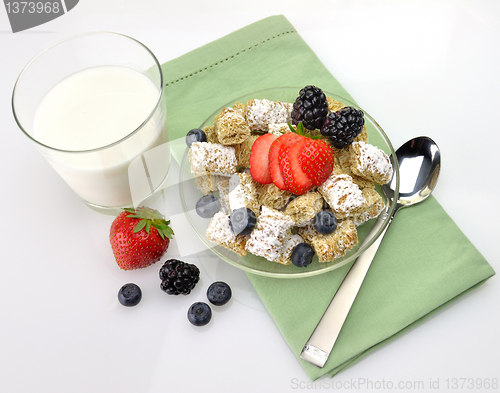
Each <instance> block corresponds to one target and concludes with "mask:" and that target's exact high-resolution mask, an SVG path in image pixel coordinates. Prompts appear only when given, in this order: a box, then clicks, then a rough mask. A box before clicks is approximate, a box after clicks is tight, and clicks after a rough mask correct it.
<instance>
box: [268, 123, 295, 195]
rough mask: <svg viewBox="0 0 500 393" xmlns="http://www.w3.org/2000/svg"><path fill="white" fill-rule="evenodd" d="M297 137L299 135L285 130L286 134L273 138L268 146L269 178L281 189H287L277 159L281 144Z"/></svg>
mask: <svg viewBox="0 0 500 393" xmlns="http://www.w3.org/2000/svg"><path fill="white" fill-rule="evenodd" d="M297 137H299V136H298V135H297V134H295V133H293V132H287V133H286V134H283V135H280V136H279V137H278V139H275V140H274V142H273V143H272V144H271V147H270V148H269V171H270V172H271V179H272V180H273V183H274V185H275V186H276V187H278V188H279V189H280V190H283V191H287V190H288V189H287V187H286V184H285V179H284V178H283V175H282V173H281V166H280V160H279V154H280V150H281V146H282V144H283V143H285V142H288V141H289V140H290V139H296V138H297Z"/></svg>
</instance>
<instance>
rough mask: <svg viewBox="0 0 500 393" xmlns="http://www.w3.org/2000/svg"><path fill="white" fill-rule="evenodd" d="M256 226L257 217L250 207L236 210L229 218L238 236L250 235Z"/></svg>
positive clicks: (230, 224)
mask: <svg viewBox="0 0 500 393" xmlns="http://www.w3.org/2000/svg"><path fill="white" fill-rule="evenodd" d="M256 224H257V217H256V216H255V213H254V212H253V211H252V210H251V209H249V208H248V207H240V208H239V209H235V210H233V212H232V213H231V215H230V216H229V226H230V227H231V229H232V230H233V232H234V233H235V234H236V235H249V234H250V233H251V232H252V230H253V228H254V227H255V225H256Z"/></svg>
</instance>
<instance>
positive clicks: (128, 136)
mask: <svg viewBox="0 0 500 393" xmlns="http://www.w3.org/2000/svg"><path fill="white" fill-rule="evenodd" d="M92 35H111V36H117V37H121V38H125V39H128V40H130V41H133V42H135V43H137V44H139V46H141V47H142V48H143V49H145V50H146V52H147V53H149V55H150V56H151V58H152V59H153V61H154V63H155V65H156V67H157V69H158V72H159V73H160V86H159V94H158V99H157V100H156V103H155V105H154V107H153V109H152V110H151V112H150V113H149V115H148V116H147V117H146V118H145V119H144V120H143V122H142V123H141V124H140V125H139V126H138V127H136V128H135V129H134V130H133V131H131V132H130V133H128V134H127V135H125V136H124V137H123V138H121V139H119V140H117V141H114V142H113V143H109V144H107V145H104V146H99V147H96V148H93V149H85V150H67V149H59V148H56V147H53V146H49V145H46V144H44V143H42V142H40V141H39V140H37V139H36V138H34V137H33V136H31V135H30V134H29V133H28V132H27V131H26V130H25V129H24V127H23V125H22V124H21V121H20V120H19V118H18V117H17V114H16V107H15V104H14V97H15V95H16V91H17V89H16V88H17V86H18V84H19V82H20V81H21V78H22V77H23V75H24V74H25V73H26V72H27V70H28V68H29V67H30V66H31V65H32V64H33V63H34V62H35V61H36V60H37V59H38V58H40V56H42V55H43V54H45V53H46V52H48V51H50V50H51V49H53V48H55V47H57V46H59V45H61V44H63V43H65V42H68V41H71V40H75V39H78V38H81V37H84V36H92ZM163 94H164V87H163V72H162V69H161V64H160V62H159V61H158V59H157V58H156V56H155V54H154V53H153V52H152V51H151V50H150V49H149V48H148V47H147V46H146V45H144V44H143V43H142V42H140V41H139V40H137V39H135V38H132V37H130V36H128V35H125V34H122V33H116V32H112V31H91V32H84V33H79V34H74V35H71V36H68V37H66V38H63V39H61V40H59V41H56V42H54V43H53V44H51V45H49V46H47V47H46V48H44V49H42V50H41V51H40V52H38V53H37V54H36V55H35V56H34V57H33V58H32V59H31V60H30V61H29V62H28V63H27V64H26V65H25V66H24V68H23V69H22V70H21V72H20V73H19V76H18V77H17V79H16V82H15V84H14V87H13V89H12V98H11V107H12V113H13V116H14V120H15V122H16V124H17V126H18V127H19V128H20V129H21V131H22V132H23V133H24V135H26V136H27V137H28V138H29V139H31V140H32V141H33V142H35V143H36V144H38V145H40V146H42V147H44V148H46V149H49V150H53V151H58V152H62V153H92V152H97V151H101V150H106V149H109V148H110V147H113V146H116V145H118V144H120V143H122V142H123V141H125V140H127V139H129V138H130V137H132V136H133V135H135V134H136V133H137V132H139V130H141V129H142V128H143V127H144V126H145V125H146V123H147V122H148V121H149V120H150V119H151V117H152V116H153V115H154V113H155V112H156V110H157V109H158V107H159V105H160V103H161V101H162V96H163Z"/></svg>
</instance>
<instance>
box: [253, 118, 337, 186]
mask: <svg viewBox="0 0 500 393" xmlns="http://www.w3.org/2000/svg"><path fill="white" fill-rule="evenodd" d="M320 137H321V135H317V136H312V135H311V134H309V133H308V132H306V130H305V128H304V125H303V123H302V122H299V123H298V125H297V126H296V128H293V127H292V126H290V132H286V133H284V134H282V135H281V136H276V135H273V134H264V135H261V136H260V137H258V138H257V140H256V141H255V143H254V144H253V146H252V151H251V154H250V174H251V175H252V177H253V178H254V180H255V181H257V182H259V183H262V184H269V183H274V184H275V185H276V187H278V188H279V189H281V190H285V191H290V192H291V193H293V194H295V195H303V194H305V193H306V192H308V191H309V190H310V189H311V188H313V187H315V186H319V185H321V184H323V183H324V182H325V180H326V179H328V177H329V176H330V174H331V173H332V171H333V164H334V153H333V150H332V149H331V147H330V146H328V144H327V143H326V142H325V141H323V140H320V139H319V138H320Z"/></svg>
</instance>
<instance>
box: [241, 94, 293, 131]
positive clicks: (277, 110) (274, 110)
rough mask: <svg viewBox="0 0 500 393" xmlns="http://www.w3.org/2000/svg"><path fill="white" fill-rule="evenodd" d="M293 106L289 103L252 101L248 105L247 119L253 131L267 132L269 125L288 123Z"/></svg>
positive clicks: (264, 100)
mask: <svg viewBox="0 0 500 393" xmlns="http://www.w3.org/2000/svg"><path fill="white" fill-rule="evenodd" d="M291 112H292V104H290V103H287V102H279V101H269V100H266V99H263V100H252V101H250V102H249V103H248V104H247V112H246V119H247V122H248V124H249V126H250V129H251V130H255V131H267V130H268V125H269V124H277V123H288V120H289V119H290V113H291Z"/></svg>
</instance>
